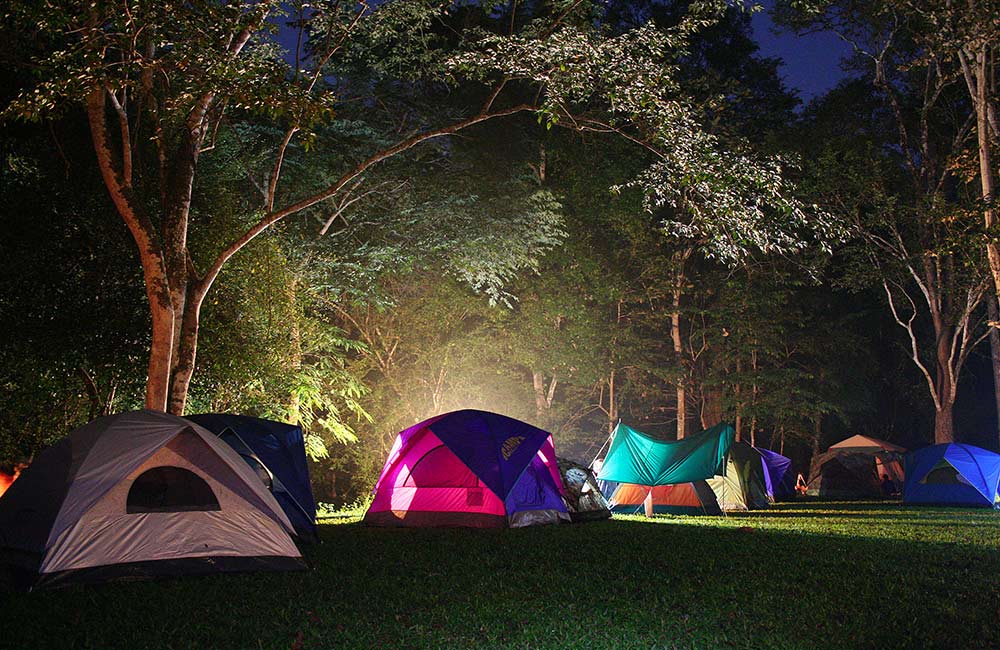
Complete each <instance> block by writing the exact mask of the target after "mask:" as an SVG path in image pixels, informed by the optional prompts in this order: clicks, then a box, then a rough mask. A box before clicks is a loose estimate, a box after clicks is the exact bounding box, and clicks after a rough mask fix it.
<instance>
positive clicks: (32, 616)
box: [0, 504, 1000, 649]
mask: <svg viewBox="0 0 1000 650" xmlns="http://www.w3.org/2000/svg"><path fill="white" fill-rule="evenodd" d="M826 505H828V504H824V508H826ZM891 512H892V509H891V508H889V509H888V512H885V511H884V510H880V509H878V508H876V509H875V510H873V511H872V519H873V520H875V519H876V518H878V517H882V516H883V515H886V514H891ZM789 514H793V513H789ZM844 514H849V513H846V512H845V513H844ZM775 516H780V512H776V513H775ZM813 516H817V517H819V516H823V515H822V513H817V514H815V515H813ZM839 517H840V515H837V514H832V515H830V516H829V517H827V520H828V521H836V520H838V518H839ZM853 521H854V520H852V522H853ZM852 522H845V524H844V525H855V524H854V523H852ZM676 523H678V522H674V521H667V520H662V521H660V520H653V521H650V522H645V521H632V520H628V521H622V520H615V521H604V522H597V523H592V524H582V525H572V526H552V527H546V528H532V529H519V530H463V529H458V530H455V529H438V530H435V529H370V528H365V527H363V526H360V525H356V524H354V525H351V524H348V525H328V526H323V527H322V537H323V541H324V543H323V544H321V545H318V546H315V547H311V548H308V549H306V552H307V558H308V560H309V562H310V564H311V565H312V566H313V569H312V570H311V571H310V572H308V573H305V574H302V573H300V574H270V575H268V574H258V575H242V576H219V577H211V578H203V579H184V580H170V581H162V582H155V583H133V584H121V585H105V586H101V587H86V588H72V589H67V590H64V591H55V592H41V593H36V594H29V595H12V594H4V595H3V596H2V599H3V600H2V601H0V627H2V629H3V630H4V639H3V641H2V642H0V645H3V644H5V643H6V644H9V647H25V648H27V647H32V648H39V647H93V648H106V647H142V648H168V647H171V648H172V647H225V648H258V647H263V648H293V647H294V648H302V649H306V648H334V647H336V648H345V647H350V648H491V647H493V648H646V649H648V648H709V647H711V648H715V647H743V648H771V647H773V648H797V647H801V648H844V647H872V648H898V647H941V648H952V647H959V646H962V645H965V646H969V647H996V646H998V645H1000V631H998V629H997V626H996V623H995V620H996V614H997V612H998V608H1000V583H998V582H997V580H996V578H995V576H996V575H997V574H998V572H1000V553H998V552H997V551H996V550H995V549H994V547H991V546H987V545H985V543H984V544H978V543H954V542H950V541H947V539H946V535H942V539H941V540H939V541H914V540H899V539H890V540H883V539H873V538H871V537H864V536H858V537H850V536H844V535H823V534H821V531H817V530H811V529H808V528H805V529H803V530H801V531H800V530H797V529H795V530H793V529H787V530H781V529H773V528H746V529H744V528H740V527H734V526H718V527H717V526H713V525H710V524H709V525H675V524H676ZM793 523H794V522H789V524H790V525H792V524H793ZM862 525H863V523H862ZM889 525H890V526H891V525H892V524H891V522H890V524H889ZM802 532H807V533H813V534H806V535H803V534H802ZM996 532H997V531H996V530H995V529H992V528H991V529H990V530H987V531H984V535H995V534H996ZM984 539H985V538H984Z"/></svg>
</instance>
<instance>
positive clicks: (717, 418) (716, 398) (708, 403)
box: [699, 388, 722, 429]
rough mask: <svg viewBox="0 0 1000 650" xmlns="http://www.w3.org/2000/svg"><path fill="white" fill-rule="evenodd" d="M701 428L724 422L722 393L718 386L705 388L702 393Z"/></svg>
mask: <svg viewBox="0 0 1000 650" xmlns="http://www.w3.org/2000/svg"><path fill="white" fill-rule="evenodd" d="M699 415H700V418H701V428H702V429H708V428H709V427H714V426H715V425H716V424H718V423H719V422H722V395H721V391H719V390H718V389H717V388H709V389H708V390H703V391H702V395H701V413H700V414H699Z"/></svg>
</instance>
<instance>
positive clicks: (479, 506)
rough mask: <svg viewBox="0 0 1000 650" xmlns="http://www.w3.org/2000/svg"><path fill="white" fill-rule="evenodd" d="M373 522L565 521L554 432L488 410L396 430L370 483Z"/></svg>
mask: <svg viewBox="0 0 1000 650" xmlns="http://www.w3.org/2000/svg"><path fill="white" fill-rule="evenodd" d="M374 493H375V499H374V500H373V501H372V504H371V506H370V507H369V508H368V512H367V513H365V523H367V524H369V525H373V526H470V527H475V528H490V527H503V526H510V527H518V526H531V525H534V524H550V523H559V522H560V521H569V514H568V513H567V511H566V506H565V504H564V502H563V495H562V479H561V477H560V475H559V468H558V466H557V465H556V454H555V448H554V446H553V444H552V436H551V434H549V433H548V432H547V431H543V430H542V429H539V428H537V427H533V426H531V425H530V424H527V423H525V422H521V421H520V420H515V419H514V418H509V417H507V416H505V415H498V414H496V413H489V412H487V411H475V410H463V411H454V412H452V413H445V414H444V415H438V416H436V417H433V418H431V419H429V420H425V421H424V422H421V423H420V424H415V425H414V426H412V427H410V428H409V429H406V430H405V431H402V432H401V433H400V434H399V435H398V436H396V441H395V443H394V444H393V446H392V450H391V451H390V452H389V458H388V459H387V460H386V461H385V466H384V467H383V468H382V474H381V475H380V476H379V479H378V482H377V483H376V484H375V490H374Z"/></svg>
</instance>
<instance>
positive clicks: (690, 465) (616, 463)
mask: <svg viewBox="0 0 1000 650" xmlns="http://www.w3.org/2000/svg"><path fill="white" fill-rule="evenodd" d="M613 435H614V439H613V441H612V442H611V448H610V449H609V450H608V455H607V456H606V457H605V458H604V464H603V465H602V466H601V472H600V474H599V475H598V476H597V478H598V479H600V480H602V481H615V482H617V483H637V484H639V485H648V486H653V485H673V484H675V483H688V482H690V481H699V480H702V479H708V478H712V477H713V476H715V475H716V474H718V473H720V472H721V471H723V469H724V463H725V460H726V456H727V454H728V452H729V448H730V447H731V446H732V444H733V440H734V439H735V437H736V431H734V430H733V428H732V427H731V426H729V425H728V424H717V425H715V426H714V427H712V428H711V429H705V430H704V431H701V432H700V433H696V434H694V435H691V436H688V437H687V438H682V439H680V440H673V441H669V442H668V441H664V440H656V439H654V438H650V437H649V436H647V435H646V434H644V433H642V432H640V431H636V430H635V429H633V428H632V427H630V426H628V425H626V424H622V423H621V422H619V423H618V426H617V427H615V432H614V434H613Z"/></svg>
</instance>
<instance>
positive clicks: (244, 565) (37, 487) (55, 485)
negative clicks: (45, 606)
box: [0, 411, 305, 587]
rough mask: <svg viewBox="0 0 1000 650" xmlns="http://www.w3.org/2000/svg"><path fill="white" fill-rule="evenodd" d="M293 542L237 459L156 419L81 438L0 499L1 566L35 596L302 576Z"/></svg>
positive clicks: (73, 436)
mask: <svg viewBox="0 0 1000 650" xmlns="http://www.w3.org/2000/svg"><path fill="white" fill-rule="evenodd" d="M293 532H294V531H293V528H292V525H291V523H290V522H289V521H288V517H286V516H285V514H284V512H283V511H282V509H281V506H279V505H278V503H277V502H276V501H275V500H274V497H273V496H272V495H271V493H270V492H268V491H267V490H266V489H265V488H264V486H263V485H261V482H260V480H259V479H258V477H257V476H256V475H255V474H254V473H253V471H252V470H251V469H250V468H249V467H247V465H246V463H244V462H243V460H241V459H240V457H239V455H238V454H236V452H234V451H233V450H232V449H231V448H230V447H229V446H228V445H226V444H225V443H223V442H222V441H221V440H219V439H218V437H216V436H215V435H214V434H213V433H211V432H209V431H206V430H205V429H203V428H202V427H200V426H198V425H197V424H194V423H193V422H191V421H189V420H185V419H183V418H179V417H176V416H173V415H168V414H166V413H160V412H158V411H134V412H131V413H123V414H121V415H112V416H108V417H103V418H98V419H97V420H94V421H92V422H90V423H88V424H86V425H84V426H82V427H80V428H79V429H76V430H75V431H73V432H72V433H70V434H69V435H68V436H67V437H65V438H63V439H62V440H60V441H59V442H57V443H55V444H54V445H52V446H51V447H49V448H47V449H45V450H44V451H43V452H42V453H40V454H39V455H38V457H37V458H36V459H35V461H34V462H33V463H32V464H31V466H29V467H28V468H27V469H26V470H24V472H23V473H22V474H21V476H20V478H18V479H17V481H15V482H14V484H13V485H11V487H10V489H9V490H8V491H7V493H6V494H4V496H3V498H0V554H2V557H3V560H4V562H5V563H7V564H9V565H10V566H11V567H12V568H14V569H15V571H17V572H19V573H18V575H20V576H23V577H24V579H25V580H24V581H25V582H26V584H27V585H28V586H33V587H42V586H54V585H59V584H66V583H70V582H93V581H102V580H111V579H116V578H136V577H147V576H158V575H186V574H195V573H218V572H222V571H249V570H271V571H283V570H291V569H303V568H305V565H304V563H303V561H302V556H301V555H300V553H299V551H298V549H297V548H296V547H295V544H294V543H293V542H292V538H291V537H290V534H291V533H293Z"/></svg>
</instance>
